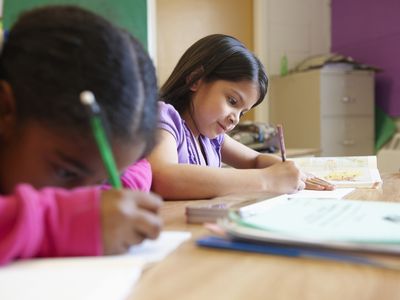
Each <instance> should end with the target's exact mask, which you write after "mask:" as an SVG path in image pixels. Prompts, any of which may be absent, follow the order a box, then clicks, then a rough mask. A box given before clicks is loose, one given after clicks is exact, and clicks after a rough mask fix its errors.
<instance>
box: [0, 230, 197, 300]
mask: <svg viewBox="0 0 400 300" xmlns="http://www.w3.org/2000/svg"><path fill="white" fill-rule="evenodd" d="M190 236H191V235H190V233H189V232H178V231H164V232H162V233H161V235H160V237H159V238H158V239H157V240H155V241H145V242H144V243H143V244H141V245H139V246H134V247H132V248H131V249H130V252H129V254H125V255H118V256H107V257H78V258H57V259H32V260H26V261H17V262H15V263H13V264H11V265H8V266H5V267H1V268H0V299H2V300H14V299H15V300H17V299H18V300H20V299H30V300H36V299H38V300H39V299H40V300H47V299H51V300H53V299H57V300H64V299H65V300H71V299H74V300H76V299H78V300H79V299H85V300H92V299H93V300H95V299H96V300H102V299H104V300H109V299H117V300H118V299H126V297H127V296H128V294H129V292H130V291H131V290H132V289H133V288H134V286H135V283H136V282H137V281H138V279H139V278H140V274H141V271H142V269H143V267H144V266H145V264H147V263H151V262H156V261H159V260H162V259H163V258H164V257H166V256H167V255H168V254H169V253H170V252H172V251H173V250H174V249H176V248H177V247H178V246H179V245H180V244H181V243H182V242H184V241H185V240H187V239H189V238H190Z"/></svg>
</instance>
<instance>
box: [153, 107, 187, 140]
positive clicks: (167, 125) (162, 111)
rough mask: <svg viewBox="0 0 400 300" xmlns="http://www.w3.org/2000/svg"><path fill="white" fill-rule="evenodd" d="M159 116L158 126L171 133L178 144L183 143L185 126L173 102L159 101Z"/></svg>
mask: <svg viewBox="0 0 400 300" xmlns="http://www.w3.org/2000/svg"><path fill="white" fill-rule="evenodd" d="M159 118H160V119H159V123H158V128H160V129H164V130H166V131H168V132H169V133H171V134H172V136H173V137H174V138H175V140H176V142H177V144H178V145H179V144H181V143H182V137H183V136H184V127H183V121H182V118H181V116H180V115H179V112H178V111H177V110H176V109H175V108H174V107H173V106H172V105H171V104H167V103H165V102H163V101H159Z"/></svg>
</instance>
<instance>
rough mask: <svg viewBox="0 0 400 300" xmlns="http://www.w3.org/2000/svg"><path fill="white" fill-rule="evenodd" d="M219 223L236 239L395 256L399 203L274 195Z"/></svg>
mask: <svg viewBox="0 0 400 300" xmlns="http://www.w3.org/2000/svg"><path fill="white" fill-rule="evenodd" d="M220 226H222V227H223V228H224V229H225V230H226V231H227V233H228V234H229V236H231V237H232V238H236V239H245V240H250V241H258V242H267V243H278V244H287V245H302V246H309V247H322V248H331V249H337V250H359V251H372V252H383V253H393V254H400V203H390V202H376V201H361V200H337V199H324V200H321V199H312V198H310V199H305V198H299V199H292V200H290V199H288V198H286V199H285V198H284V197H279V198H276V199H274V200H270V201H268V205H264V207H263V208H262V209H259V210H258V211H255V210H254V209H253V210H249V211H244V212H242V211H241V212H240V213H239V214H238V213H231V214H230V217H229V219H225V220H222V221H221V222H220Z"/></svg>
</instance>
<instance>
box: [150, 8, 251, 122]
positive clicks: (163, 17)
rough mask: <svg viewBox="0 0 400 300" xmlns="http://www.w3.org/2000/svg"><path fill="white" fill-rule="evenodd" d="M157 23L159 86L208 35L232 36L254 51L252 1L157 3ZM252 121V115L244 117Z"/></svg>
mask: <svg viewBox="0 0 400 300" xmlns="http://www.w3.org/2000/svg"><path fill="white" fill-rule="evenodd" d="M156 20H157V25H156V32H157V33H156V34H157V73H158V79H159V84H160V86H161V85H162V84H163V83H164V82H165V80H166V79H167V77H168V76H169V74H170V73H171V72H172V70H173V68H174V66H175V65H176V63H177V62H178V59H179V58H180V57H181V56H182V54H183V53H184V51H185V50H186V49H187V48H188V47H189V46H190V45H191V44H193V43H194V42H195V41H197V40H198V39H200V38H202V37H204V36H206V35H209V34H213V33H224V34H229V35H232V36H235V37H236V38H238V39H239V40H241V41H242V42H243V43H244V44H245V45H246V46H247V47H248V48H249V49H253V1H252V0H156ZM252 118H253V112H249V113H248V114H246V115H245V119H252Z"/></svg>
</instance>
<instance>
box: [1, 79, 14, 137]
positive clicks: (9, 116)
mask: <svg viewBox="0 0 400 300" xmlns="http://www.w3.org/2000/svg"><path fill="white" fill-rule="evenodd" d="M15 122H16V105H15V97H14V93H13V91H12V88H11V86H10V84H9V83H8V82H7V81H4V80H0V136H1V137H2V138H5V137H7V136H9V135H10V133H11V132H12V131H13V129H14V126H15Z"/></svg>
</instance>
